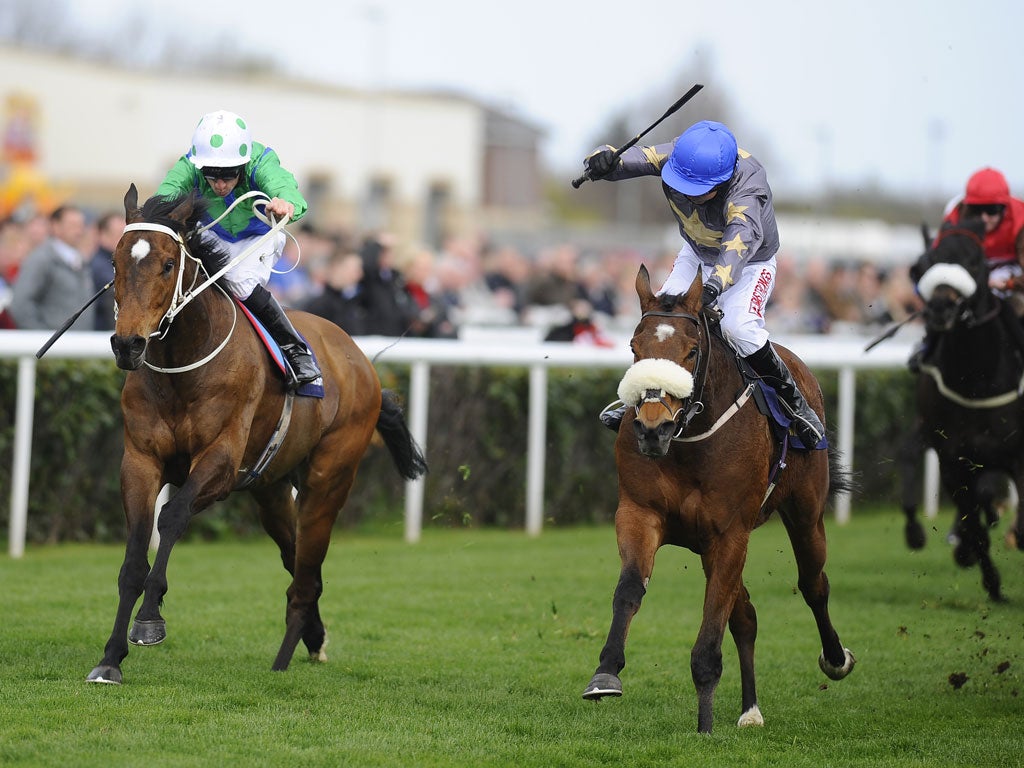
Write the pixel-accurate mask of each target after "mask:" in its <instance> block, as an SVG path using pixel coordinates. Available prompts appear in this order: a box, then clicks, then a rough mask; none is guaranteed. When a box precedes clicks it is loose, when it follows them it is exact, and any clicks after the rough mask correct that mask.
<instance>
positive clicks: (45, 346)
mask: <svg viewBox="0 0 1024 768" xmlns="http://www.w3.org/2000/svg"><path fill="white" fill-rule="evenodd" d="M113 284H114V281H113V280H111V281H110V282H109V283H107V284H106V285H104V286H103V287H102V288H100V289H99V290H98V291H96V295H95V296H93V297H92V298H91V299H89V300H88V301H87V302H85V304H84V305H83V306H82V308H81V309H80V310H78V311H77V312H75V314H73V315H72V316H71V317H69V318H68V319H67V320H65V321H64V325H62V326H61V327H60V328H59V329H58V330H57V331H56V332H55V333H54V334H53V336H51V337H50V338H49V339H48V340H47V342H46V343H45V344H43V346H41V347H40V348H39V351H38V352H36V359H37V360H38V359H41V358H42V356H43V355H45V354H46V350H48V349H49V348H50V347H52V346H53V344H54V342H55V341H57V339H59V338H60V337H61V336H63V335H64V333H65V332H66V331H67V329H68V328H70V327H71V326H72V325H74V323H75V320H77V319H78V318H80V317H81V316H82V313H83V312H85V310H87V309H88V308H89V307H91V306H92V303H93V302H94V301H96V299H98V298H99V297H100V296H102V295H103V294H104V293H106V291H107V289H108V288H110V286H112V285H113Z"/></svg>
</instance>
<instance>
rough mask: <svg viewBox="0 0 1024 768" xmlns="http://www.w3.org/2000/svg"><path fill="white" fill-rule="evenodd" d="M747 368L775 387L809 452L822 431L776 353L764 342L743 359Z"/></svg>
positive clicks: (821, 434)
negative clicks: (748, 365)
mask: <svg viewBox="0 0 1024 768" xmlns="http://www.w3.org/2000/svg"><path fill="white" fill-rule="evenodd" d="M744 359H745V360H746V361H747V362H748V363H750V366H751V367H752V368H753V369H754V372H755V373H757V374H758V375H759V376H761V377H762V378H764V379H767V380H768V383H769V384H771V385H772V386H773V387H775V391H776V392H777V393H778V394H779V397H780V398H781V399H782V401H783V404H784V405H785V406H786V408H787V410H788V411H789V413H790V416H792V417H793V429H794V430H796V434H797V436H798V437H799V438H800V441H801V442H802V443H803V444H804V445H805V446H806V447H807V449H808V450H810V449H813V448H814V446H816V445H817V444H818V443H819V442H821V438H822V437H824V435H825V428H824V427H823V426H822V425H821V420H820V419H819V418H818V414H816V413H815V412H814V410H813V409H812V408H811V406H810V405H809V404H808V402H807V401H806V400H805V399H804V396H803V395H802V394H801V393H800V389H799V388H798V387H797V385H796V382H795V381H793V374H792V373H790V372H789V368H787V367H786V364H785V363H784V362H782V359H781V358H780V357H779V356H778V354H776V352H775V349H774V348H773V347H772V343H771V342H770V341H767V342H765V345H764V346H763V347H761V348H760V349H759V350H757V352H755V353H754V354H752V355H748V356H747V357H746V358H744Z"/></svg>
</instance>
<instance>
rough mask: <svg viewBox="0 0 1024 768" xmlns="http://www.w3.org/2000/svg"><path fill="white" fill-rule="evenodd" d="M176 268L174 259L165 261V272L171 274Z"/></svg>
mask: <svg viewBox="0 0 1024 768" xmlns="http://www.w3.org/2000/svg"><path fill="white" fill-rule="evenodd" d="M173 270H174V259H168V260H167V261H165V262H164V274H165V275H169V274H171V272H172V271H173Z"/></svg>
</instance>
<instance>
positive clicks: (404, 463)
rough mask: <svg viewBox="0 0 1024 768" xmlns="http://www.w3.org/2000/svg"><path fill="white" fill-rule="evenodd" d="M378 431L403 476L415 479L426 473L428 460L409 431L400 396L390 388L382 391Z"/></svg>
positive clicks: (407, 478)
mask: <svg viewBox="0 0 1024 768" xmlns="http://www.w3.org/2000/svg"><path fill="white" fill-rule="evenodd" d="M377 431H378V432H379V433H380V436H381V437H382V438H384V445H386V446H387V447H388V453H390V454H391V459H392V461H394V462H395V467H397V469H398V472H399V474H401V475H402V477H404V478H405V479H406V480H415V479H416V478H417V477H421V476H422V475H424V474H426V472H427V460H426V459H425V458H424V457H423V451H422V450H421V449H420V447H419V446H418V445H417V444H416V441H415V440H414V439H413V436H412V433H410V432H409V427H408V425H407V424H406V423H405V415H404V413H403V412H402V406H401V405H399V403H398V396H397V395H396V394H395V393H394V392H392V391H391V390H390V389H385V390H383V391H381V403H380V415H378V416H377Z"/></svg>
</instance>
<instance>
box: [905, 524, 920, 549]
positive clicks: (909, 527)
mask: <svg viewBox="0 0 1024 768" xmlns="http://www.w3.org/2000/svg"><path fill="white" fill-rule="evenodd" d="M903 535H904V538H906V540H907V547H909V548H910V549H924V542H925V536H924V526H922V525H921V524H920V523H919V522H917V521H914V522H913V523H907V524H906V526H905V527H904V529H903Z"/></svg>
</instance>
